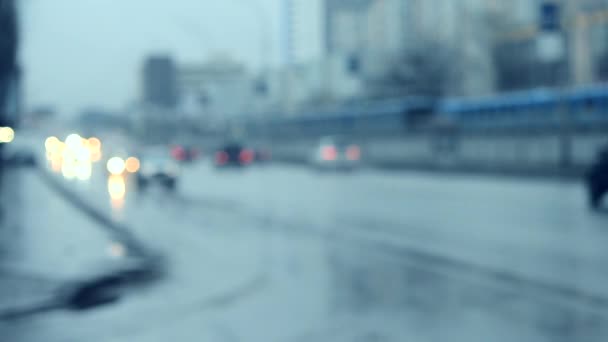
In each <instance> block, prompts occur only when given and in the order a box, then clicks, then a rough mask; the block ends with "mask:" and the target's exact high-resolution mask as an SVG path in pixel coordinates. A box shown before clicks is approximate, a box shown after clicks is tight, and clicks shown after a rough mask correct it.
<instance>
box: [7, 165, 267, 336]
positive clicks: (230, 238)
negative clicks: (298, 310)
mask: <svg viewBox="0 0 608 342" xmlns="http://www.w3.org/2000/svg"><path fill="white" fill-rule="evenodd" d="M21 172H22V174H16V175H14V177H16V178H20V179H21V181H20V182H16V181H13V182H11V183H12V184H14V186H13V188H12V190H11V191H13V192H17V193H20V194H21V199H20V200H19V201H11V200H7V198H6V197H7V196H3V197H2V198H3V201H4V202H5V203H3V204H5V205H7V206H11V208H21V214H19V212H18V211H17V212H13V213H14V214H15V217H14V218H12V219H13V221H12V222H15V223H16V224H17V225H16V227H15V228H14V229H13V230H12V232H11V233H10V234H8V233H5V234H2V240H1V243H0V246H2V249H3V250H6V251H7V252H5V253H4V256H3V257H2V259H1V261H0V276H2V279H3V281H2V283H1V284H0V310H2V307H3V306H5V307H6V306H8V307H10V306H11V305H13V306H14V305H15V303H17V305H19V304H22V303H24V300H25V303H29V302H31V301H32V300H39V299H40V298H44V296H49V295H50V294H51V293H52V291H53V289H54V288H55V287H56V286H57V285H59V284H60V283H62V282H63V281H65V280H71V279H72V278H74V277H82V276H83V275H87V274H90V273H91V270H92V269H95V267H104V265H105V266H107V264H108V263H110V264H111V263H112V262H119V260H120V257H119V256H118V257H117V256H116V253H115V252H116V249H115V247H116V246H117V244H118V245H120V244H119V241H112V238H111V234H108V232H107V230H105V229H103V227H100V226H98V224H97V223H95V222H94V221H93V220H90V219H89V218H88V217H87V216H85V215H84V214H83V213H82V212H81V211H78V210H76V209H75V208H74V207H72V206H71V205H70V204H69V203H68V202H66V201H65V200H64V199H63V198H62V197H61V196H59V194H58V193H56V192H54V191H53V190H51V189H50V188H49V187H48V185H47V184H45V183H44V181H43V180H42V179H41V178H39V175H37V174H36V173H35V172H36V171H21ZM54 179H55V181H56V182H58V183H59V184H60V185H62V186H65V187H66V189H67V190H68V191H70V192H72V193H74V194H75V195H77V196H78V197H80V198H81V199H82V200H83V203H84V205H87V206H89V207H91V208H93V209H95V210H97V211H98V212H100V213H101V214H103V215H109V216H111V215H112V212H111V211H110V210H109V206H108V202H107V189H106V186H105V184H103V183H102V182H95V181H93V182H92V183H91V184H90V186H82V187H79V186H75V185H74V183H70V182H68V181H65V180H63V179H62V178H61V177H55V178H54ZM161 207H162V209H163V210H159V203H156V202H155V201H148V202H146V203H141V204H139V205H137V206H136V207H132V208H129V209H130V210H128V211H127V212H125V213H124V214H125V215H124V217H123V219H122V220H121V224H124V225H127V226H128V227H129V229H130V230H131V231H132V233H134V234H135V235H136V236H137V238H138V239H139V240H141V242H142V243H143V244H144V245H146V246H148V247H151V248H153V249H154V250H156V251H160V252H161V253H163V254H164V255H165V256H166V257H167V259H168V268H169V270H168V271H169V274H168V275H167V277H166V279H163V280H161V281H160V282H159V283H155V284H152V286H151V287H149V288H146V289H141V291H140V290H137V293H132V294H130V295H127V296H125V298H123V300H122V301H121V302H119V303H117V304H116V305H111V306H108V307H103V308H100V309H99V310H93V311H90V312H83V313H80V314H77V315H75V314H73V313H70V312H64V311H58V312H51V313H47V314H44V315H40V316H36V317H35V319H31V320H30V319H26V320H25V321H21V322H20V323H19V324H17V325H11V323H8V324H7V323H2V322H0V336H2V337H7V336H8V337H14V336H18V337H15V338H13V339H11V340H14V341H39V340H45V341H66V340H70V341H71V340H74V341H80V340H87V341H97V340H99V341H105V340H108V339H112V340H125V341H127V340H128V341H131V340H133V338H134V337H136V336H138V335H139V334H140V333H141V332H145V331H148V330H149V329H151V328H159V327H165V328H164V330H166V329H169V330H170V329H172V328H171V325H172V322H173V321H175V320H177V321H179V320H180V319H182V318H183V317H186V316H191V315H193V314H194V315H198V314H199V313H200V314H204V313H205V312H208V310H214V309H218V308H221V307H224V306H229V305H231V304H232V303H234V302H235V301H238V300H239V299H240V298H243V297H246V296H249V295H251V294H253V293H255V291H257V290H258V289H259V287H260V286H263V283H264V274H263V272H262V271H261V270H262V268H261V267H262V265H261V260H260V258H259V256H260V251H259V244H257V243H255V241H254V243H252V236H250V235H249V234H236V233H232V232H226V231H225V230H223V229H215V228H221V227H218V226H217V225H216V226H215V227H210V226H209V225H208V224H204V223H203V222H201V221H198V222H197V221H190V220H184V219H183V218H182V217H181V216H182V215H181V214H180V212H179V210H180V208H179V206H178V205H175V206H172V205H171V204H170V203H167V204H166V205H162V206H161ZM208 223H209V222H208ZM227 224H230V222H228V223H227ZM252 234H253V233H252ZM253 238H254V239H255V238H256V237H253ZM7 280H10V281H7ZM11 284H12V285H11ZM26 285H27V286H26ZM16 288H19V289H20V291H19V293H18V295H17V291H16ZM34 327H35V328H34Z"/></svg>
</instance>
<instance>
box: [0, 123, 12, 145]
mask: <svg viewBox="0 0 608 342" xmlns="http://www.w3.org/2000/svg"><path fill="white" fill-rule="evenodd" d="M14 139H15V131H14V130H13V129H12V128H10V127H0V143H4V144H8V143H11V142H12V141H13V140H14Z"/></svg>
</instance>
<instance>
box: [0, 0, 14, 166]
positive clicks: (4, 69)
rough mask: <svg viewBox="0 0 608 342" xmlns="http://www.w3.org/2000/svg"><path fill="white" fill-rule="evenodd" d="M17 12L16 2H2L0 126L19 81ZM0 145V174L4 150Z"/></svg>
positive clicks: (0, 8) (0, 29) (6, 114)
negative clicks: (11, 94) (10, 96)
mask: <svg viewBox="0 0 608 342" xmlns="http://www.w3.org/2000/svg"><path fill="white" fill-rule="evenodd" d="M17 41H18V32H17V10H16V7H15V2H14V0H0V126H6V125H7V124H8V120H9V118H8V113H7V104H8V98H7V97H8V94H9V89H10V87H12V86H14V82H15V81H16V80H17V76H18V75H17V61H16V60H17ZM2 146H3V145H0V173H1V172H2V170H3V169H4V164H3V162H2V160H3V159H4V158H3V152H4V149H3V147H2Z"/></svg>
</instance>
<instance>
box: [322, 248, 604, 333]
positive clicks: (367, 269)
mask: <svg viewBox="0 0 608 342" xmlns="http://www.w3.org/2000/svg"><path fill="white" fill-rule="evenodd" d="M327 253H328V254H327V255H328V257H327V261H328V265H329V274H330V281H329V282H330V289H331V295H330V303H331V304H330V307H331V310H332V312H333V314H332V315H333V316H334V317H339V316H340V315H345V316H353V315H355V316H360V315H367V314H369V313H372V312H373V313H382V314H384V315H386V317H393V318H394V317H403V323H404V326H407V325H410V324H412V323H413V324H414V325H415V326H416V327H417V328H419V329H421V330H422V331H426V332H432V331H439V330H441V331H443V332H444V333H446V332H448V333H447V334H446V337H447V336H449V335H450V334H451V335H452V337H454V338H456V336H460V335H462V334H463V333H466V331H467V330H469V329H471V331H475V330H477V331H479V330H486V329H490V331H495V333H496V334H503V337H506V336H518V335H519V334H518V333H516V332H517V331H520V332H521V331H531V332H532V336H534V334H537V336H543V337H546V338H547V340H549V341H604V340H605V336H608V317H607V316H606V310H605V309H606V308H602V307H599V308H598V307H597V305H595V304H597V303H586V304H581V303H577V302H576V301H575V300H574V301H573V300H572V298H569V296H568V295H563V296H561V297H560V296H554V297H552V296H549V295H547V293H541V292H535V291H531V290H530V287H529V286H527V285H526V284H521V285H520V286H518V285H517V284H515V283H513V282H510V281H505V280H504V279H502V280H501V279H494V278H493V277H491V276H488V277H486V278H484V277H471V276H470V275H467V274H466V273H464V274H463V272H460V271H459V270H453V269H449V267H448V268H438V267H435V266H433V265H428V264H426V263H425V262H424V261H421V260H414V259H411V258H404V257H401V256H399V255H392V254H391V253H390V252H387V251H382V250H378V249H374V248H362V246H352V245H351V246H348V245H344V244H341V245H340V246H339V247H337V248H336V245H335V244H332V247H331V248H329V249H328V252H327ZM497 322H498V324H496V323H497ZM406 323H409V324H406ZM471 325H472V327H471ZM503 339H504V338H502V337H501V338H500V339H499V340H503ZM387 340H390V341H392V339H387ZM378 341H384V339H379V340H378Z"/></svg>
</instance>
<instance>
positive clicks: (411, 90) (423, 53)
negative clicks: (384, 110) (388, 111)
mask: <svg viewBox="0 0 608 342" xmlns="http://www.w3.org/2000/svg"><path fill="white" fill-rule="evenodd" d="M458 55H459V54H458V53H457V51H454V49H453V48H451V47H450V46H448V45H446V44H443V43H441V42H439V41H437V40H432V39H420V40H419V41H418V43H416V44H413V45H411V46H410V47H408V48H406V49H404V50H402V51H401V52H400V53H398V54H396V55H395V56H393V57H392V58H391V59H390V60H389V63H388V66H387V67H386V69H385V71H384V72H383V73H382V74H380V75H379V76H376V77H374V78H371V79H368V80H367V88H368V94H369V96H370V97H390V96H404V95H405V96H407V95H413V96H428V97H441V96H444V95H445V94H446V92H447V90H448V89H449V85H450V84H451V83H452V82H453V80H454V79H455V78H458V74H459V70H458V68H454V61H455V59H458V57H457V56H458Z"/></svg>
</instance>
